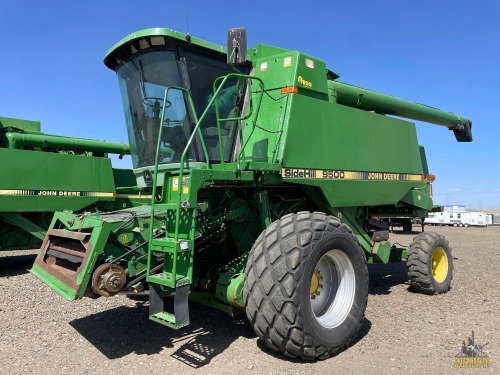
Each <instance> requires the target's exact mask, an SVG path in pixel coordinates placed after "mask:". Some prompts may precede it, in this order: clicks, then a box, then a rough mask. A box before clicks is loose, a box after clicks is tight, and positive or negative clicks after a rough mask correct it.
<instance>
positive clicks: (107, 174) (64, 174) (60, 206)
mask: <svg viewBox="0 0 500 375" xmlns="http://www.w3.org/2000/svg"><path fill="white" fill-rule="evenodd" d="M0 159H1V160H8V164H7V165H4V167H3V168H2V169H1V171H0V176H1V178H0V206H1V207H2V210H3V211H5V212H23V211H56V210H80V209H83V208H84V207H86V206H88V205H90V204H92V203H95V202H97V201H100V200H113V194H114V191H115V184H114V181H113V173H112V169H111V161H110V160H109V159H107V158H98V157H88V156H75V155H68V154H57V153H48V152H41V151H24V150H7V149H0ZM13 171H15V173H13Z"/></svg>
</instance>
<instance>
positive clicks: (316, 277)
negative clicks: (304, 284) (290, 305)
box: [309, 269, 323, 299]
mask: <svg viewBox="0 0 500 375" xmlns="http://www.w3.org/2000/svg"><path fill="white" fill-rule="evenodd" d="M321 280H323V276H321V271H320V270H318V269H316V270H314V272H313V274H312V277H311V287H310V289H309V292H310V293H311V298H312V299H315V298H316V296H319V295H320V294H321V289H323V284H321Z"/></svg>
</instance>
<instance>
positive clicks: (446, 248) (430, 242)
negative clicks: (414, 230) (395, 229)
mask: <svg viewBox="0 0 500 375" xmlns="http://www.w3.org/2000/svg"><path fill="white" fill-rule="evenodd" d="M407 265H408V276H409V277H410V287H411V288H412V289H413V290H414V291H416V292H420V293H424V294H441V293H446V292H447V291H448V290H450V287H451V280H452V279H453V257H452V255H451V248H450V245H449V244H448V241H446V239H445V238H444V236H441V235H439V234H437V233H433V232H424V233H420V234H419V235H418V236H416V237H415V238H414V239H413V242H412V243H411V245H410V249H409V255H408V262H407Z"/></svg>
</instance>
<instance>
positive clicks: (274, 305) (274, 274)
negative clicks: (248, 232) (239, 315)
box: [243, 212, 368, 360]
mask: <svg viewBox="0 0 500 375" xmlns="http://www.w3.org/2000/svg"><path fill="white" fill-rule="evenodd" d="M243 299H244V302H245V306H246V312H247V316H248V319H249V321H250V324H251V325H252V326H253V328H254V330H255V333H256V334H257V335H258V336H259V338H260V339H262V340H263V341H264V342H265V343H266V344H267V345H268V346H269V347H270V348H272V349H274V350H276V351H280V352H282V353H284V354H285V355H287V356H290V357H299V358H302V359H307V360H313V359H324V358H328V357H330V356H332V355H335V354H337V353H338V352H340V351H341V350H343V349H344V348H345V347H347V346H348V345H349V344H351V343H352V341H353V340H354V338H355V337H356V334H357V332H358V330H359V329H360V327H361V324H362V322H363V319H364V313H365V309H366V303H367V300H368V269H367V266H366V258H365V255H364V253H363V250H362V249H361V247H360V245H359V243H358V241H357V238H356V236H355V235H354V234H353V233H352V231H351V230H350V229H349V227H348V226H346V225H345V224H342V223H340V221H339V220H338V219H336V218H334V217H332V216H327V215H325V214H323V213H318V212H315V213H310V212H300V213H298V214H289V215H286V216H284V217H283V218H281V219H280V220H277V221H275V222H274V223H272V224H271V225H270V226H269V227H268V228H267V229H266V230H264V232H262V234H261V235H260V236H259V238H258V239H257V241H256V242H255V244H254V246H253V248H252V250H251V252H250V255H249V258H248V262H247V266H246V270H245V286H244V289H243Z"/></svg>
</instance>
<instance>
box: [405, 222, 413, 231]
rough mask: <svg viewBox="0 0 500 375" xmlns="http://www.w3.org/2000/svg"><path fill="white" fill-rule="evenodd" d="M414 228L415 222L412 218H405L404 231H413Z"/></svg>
mask: <svg viewBox="0 0 500 375" xmlns="http://www.w3.org/2000/svg"><path fill="white" fill-rule="evenodd" d="M412 229H413V224H412V222H411V219H405V220H404V221H403V232H411V231H412Z"/></svg>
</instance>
